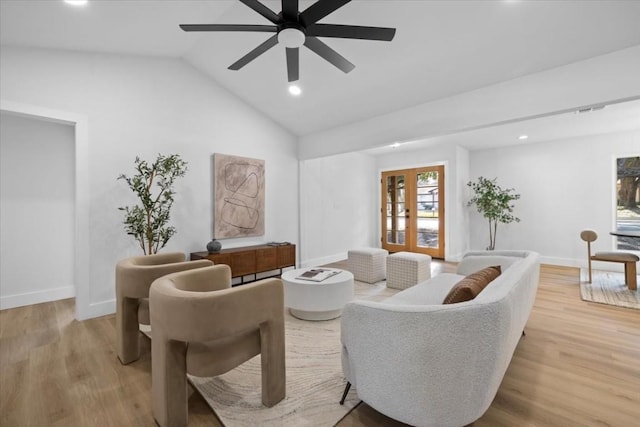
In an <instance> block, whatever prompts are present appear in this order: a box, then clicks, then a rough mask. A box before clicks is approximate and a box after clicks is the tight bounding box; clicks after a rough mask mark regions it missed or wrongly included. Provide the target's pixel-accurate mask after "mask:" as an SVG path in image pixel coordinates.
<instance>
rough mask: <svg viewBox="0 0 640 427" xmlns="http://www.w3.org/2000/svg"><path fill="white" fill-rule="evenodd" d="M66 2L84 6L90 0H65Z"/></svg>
mask: <svg viewBox="0 0 640 427" xmlns="http://www.w3.org/2000/svg"><path fill="white" fill-rule="evenodd" d="M64 2H65V3H67V4H70V5H72V6H84V5H85V4H87V3H88V2H89V0H64Z"/></svg>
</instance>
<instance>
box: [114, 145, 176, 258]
mask: <svg viewBox="0 0 640 427" xmlns="http://www.w3.org/2000/svg"><path fill="white" fill-rule="evenodd" d="M135 170H136V174H135V175H133V176H131V177H129V176H127V175H125V174H120V176H118V179H122V180H124V181H125V182H126V183H127V185H128V186H129V188H130V189H131V190H132V191H133V192H134V193H135V194H136V195H137V196H138V199H139V201H140V204H138V205H135V206H125V207H120V208H118V209H119V210H121V211H124V213H125V215H124V220H123V223H124V229H125V231H126V232H127V234H129V235H131V236H133V237H134V238H135V239H136V240H137V241H138V243H139V244H140V247H141V248H142V251H143V252H144V254H145V255H151V254H155V253H157V252H158V250H160V249H162V248H163V247H164V246H165V245H166V244H167V242H168V241H169V239H171V237H172V236H173V235H174V234H175V233H176V229H175V227H173V226H172V225H169V219H170V215H169V214H170V212H171V206H172V205H173V196H174V194H175V191H174V189H173V184H174V182H175V180H176V179H177V178H180V177H183V176H184V175H185V173H186V171H187V162H185V161H183V160H182V159H181V158H180V156H179V155H177V154H172V155H170V156H164V155H162V154H158V158H157V159H156V160H155V161H154V162H153V163H148V162H147V161H145V160H141V159H140V158H139V157H137V156H136V159H135Z"/></svg>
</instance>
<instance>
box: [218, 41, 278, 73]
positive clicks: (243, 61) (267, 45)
mask: <svg viewBox="0 0 640 427" xmlns="http://www.w3.org/2000/svg"><path fill="white" fill-rule="evenodd" d="M277 44H278V35H274V36H271V37H269V38H268V39H267V40H266V41H265V42H264V43H262V44H260V45H259V46H258V47H256V48H255V49H253V50H252V51H251V52H249V53H247V54H246V55H245V56H243V57H242V58H240V59H238V60H237V61H236V62H234V63H233V64H231V65H230V66H229V69H230V70H236V71H237V70H239V69H240V68H242V67H244V66H245V65H247V64H248V63H249V62H251V61H253V60H254V59H256V58H257V57H258V56H260V55H262V54H263V53H265V52H266V51H268V50H269V49H271V48H272V47H274V46H275V45H277Z"/></svg>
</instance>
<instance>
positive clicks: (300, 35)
mask: <svg viewBox="0 0 640 427" xmlns="http://www.w3.org/2000/svg"><path fill="white" fill-rule="evenodd" d="M305 39H306V32H305V29H304V27H303V26H302V25H300V24H297V23H293V22H286V23H284V24H282V25H279V26H278V43H281V44H283V45H285V46H286V47H288V48H296V47H300V46H302V45H303V44H304V41H305Z"/></svg>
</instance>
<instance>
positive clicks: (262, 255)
mask: <svg viewBox="0 0 640 427" xmlns="http://www.w3.org/2000/svg"><path fill="white" fill-rule="evenodd" d="M196 259H209V260H211V261H213V263H214V264H227V265H228V266H229V267H231V277H240V278H241V283H244V276H249V275H253V276H254V278H255V275H256V274H257V273H263V272H266V271H272V270H280V273H282V269H283V268H286V267H295V266H296V245H294V244H288V245H280V246H270V245H255V246H244V247H240V248H230V249H222V250H221V251H220V252H214V253H209V252H206V251H204V252H192V253H191V260H192V261H193V260H196Z"/></svg>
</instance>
